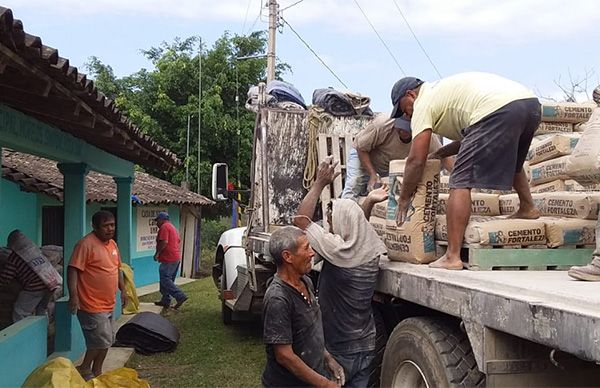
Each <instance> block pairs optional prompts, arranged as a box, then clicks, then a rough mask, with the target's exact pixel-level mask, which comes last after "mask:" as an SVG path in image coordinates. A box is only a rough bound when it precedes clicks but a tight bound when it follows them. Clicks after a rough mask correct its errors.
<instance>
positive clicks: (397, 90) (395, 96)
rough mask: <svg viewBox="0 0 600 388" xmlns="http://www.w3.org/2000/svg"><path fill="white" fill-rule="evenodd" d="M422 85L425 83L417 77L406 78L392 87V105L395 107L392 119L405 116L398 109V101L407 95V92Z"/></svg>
mask: <svg viewBox="0 0 600 388" xmlns="http://www.w3.org/2000/svg"><path fill="white" fill-rule="evenodd" d="M421 84H423V81H421V80H420V79H418V78H415V77H404V78H401V79H400V80H399V81H398V82H396V83H395V84H394V86H393V87H392V105H393V106H394V110H392V115H391V116H390V118H398V117H401V116H402V115H403V114H404V112H402V110H401V109H400V107H398V101H400V99H401V98H402V97H404V96H405V95H406V92H408V91H409V90H412V89H416V88H418V87H419V86H420V85H421Z"/></svg>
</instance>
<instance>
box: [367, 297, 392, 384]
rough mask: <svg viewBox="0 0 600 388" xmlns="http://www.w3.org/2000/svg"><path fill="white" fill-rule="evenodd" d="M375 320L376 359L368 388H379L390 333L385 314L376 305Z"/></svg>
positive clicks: (374, 309) (374, 310)
mask: <svg viewBox="0 0 600 388" xmlns="http://www.w3.org/2000/svg"><path fill="white" fill-rule="evenodd" d="M373 318H374V319H375V358H374V359H373V369H372V370H371V375H370V376H369V383H368V384H367V387H369V388H375V387H379V378H380V376H381V363H382V361H383V352H384V351H385V344H386V343H387V340H388V333H387V329H386V327H385V321H384V319H383V314H382V313H381V311H379V308H378V307H377V306H376V305H375V304H373Z"/></svg>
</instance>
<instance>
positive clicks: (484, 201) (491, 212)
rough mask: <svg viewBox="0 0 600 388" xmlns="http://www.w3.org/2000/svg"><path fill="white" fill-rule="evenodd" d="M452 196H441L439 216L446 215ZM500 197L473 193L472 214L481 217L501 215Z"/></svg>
mask: <svg viewBox="0 0 600 388" xmlns="http://www.w3.org/2000/svg"><path fill="white" fill-rule="evenodd" d="M448 198H450V194H440V195H439V203H438V214H446V208H447V204H448ZM499 198H500V196H499V195H498V194H484V193H473V192H472V193H471V214H472V215H479V216H498V215H500V199H499Z"/></svg>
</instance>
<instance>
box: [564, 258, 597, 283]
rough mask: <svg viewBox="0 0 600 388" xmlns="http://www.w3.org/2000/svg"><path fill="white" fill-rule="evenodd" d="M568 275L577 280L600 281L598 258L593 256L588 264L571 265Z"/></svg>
mask: <svg viewBox="0 0 600 388" xmlns="http://www.w3.org/2000/svg"><path fill="white" fill-rule="evenodd" d="M569 276H570V277H572V278H574V279H577V280H587V281H589V282H600V259H599V258H595V259H594V260H592V262H591V263H589V264H588V265H583V266H579V267H578V266H574V267H571V269H570V270H569Z"/></svg>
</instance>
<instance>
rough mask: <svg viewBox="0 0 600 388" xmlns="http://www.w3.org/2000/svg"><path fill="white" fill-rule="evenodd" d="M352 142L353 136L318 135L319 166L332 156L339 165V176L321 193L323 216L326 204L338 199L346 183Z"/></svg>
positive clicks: (324, 220)
mask: <svg viewBox="0 0 600 388" xmlns="http://www.w3.org/2000/svg"><path fill="white" fill-rule="evenodd" d="M353 141H354V135H352V134H346V135H337V134H323V133H320V134H319V136H318V146H317V155H318V162H319V164H320V163H321V162H322V161H323V160H324V159H325V158H326V157H327V156H328V155H333V159H334V160H339V162H340V163H339V164H338V165H337V167H336V169H335V170H336V172H341V174H340V175H339V176H338V177H337V178H335V180H334V181H333V183H332V184H331V185H329V187H326V188H325V189H324V190H323V192H322V193H321V206H322V211H323V215H324V214H325V211H326V208H327V204H328V203H329V201H330V200H331V199H333V198H339V196H340V195H341V194H342V190H343V189H344V184H345V182H346V166H347V161H348V154H350V150H351V149H352V142H353ZM323 224H324V226H325V225H327V220H326V219H325V217H323Z"/></svg>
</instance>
